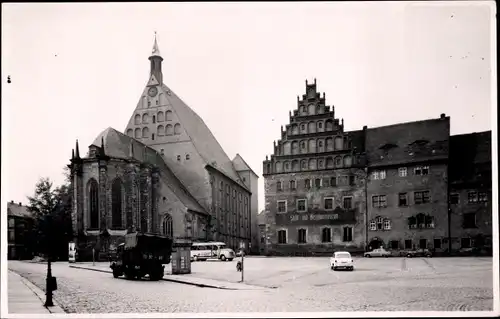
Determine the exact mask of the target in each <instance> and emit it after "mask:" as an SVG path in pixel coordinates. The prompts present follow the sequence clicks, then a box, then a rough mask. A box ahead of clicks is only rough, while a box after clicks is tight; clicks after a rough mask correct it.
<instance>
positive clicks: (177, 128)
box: [174, 123, 181, 135]
mask: <svg viewBox="0 0 500 319" xmlns="http://www.w3.org/2000/svg"><path fill="white" fill-rule="evenodd" d="M174 134H175V135H180V134H181V125H180V124H179V123H177V124H175V126H174Z"/></svg>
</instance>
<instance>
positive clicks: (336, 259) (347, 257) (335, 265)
mask: <svg viewBox="0 0 500 319" xmlns="http://www.w3.org/2000/svg"><path fill="white" fill-rule="evenodd" d="M330 269H331V270H337V269H347V270H354V260H352V257H351V254H350V253H348V252H347V251H337V252H335V253H333V256H332V257H330Z"/></svg>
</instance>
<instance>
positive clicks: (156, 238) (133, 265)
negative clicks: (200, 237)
mask: <svg viewBox="0 0 500 319" xmlns="http://www.w3.org/2000/svg"><path fill="white" fill-rule="evenodd" d="M172 243H173V241H172V239H171V238H169V237H165V236H160V235H156V234H148V233H139V232H133V233H128V234H126V235H125V242H124V243H122V244H120V245H118V247H117V249H116V257H115V258H114V259H115V260H113V261H112V262H111V265H110V268H111V269H112V270H113V277H114V278H118V277H120V276H122V275H125V278H126V279H141V278H144V277H145V276H146V275H148V276H149V279H150V280H153V281H157V280H161V279H162V278H163V276H164V270H165V266H164V265H165V264H169V263H170V256H171V254H172Z"/></svg>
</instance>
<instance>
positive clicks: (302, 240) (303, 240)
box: [297, 228, 307, 244]
mask: <svg viewBox="0 0 500 319" xmlns="http://www.w3.org/2000/svg"><path fill="white" fill-rule="evenodd" d="M297 235H298V238H297V242H298V243H299V244H305V243H306V242H307V238H306V237H307V232H306V230H305V229H303V228H301V229H299V230H298V234H297Z"/></svg>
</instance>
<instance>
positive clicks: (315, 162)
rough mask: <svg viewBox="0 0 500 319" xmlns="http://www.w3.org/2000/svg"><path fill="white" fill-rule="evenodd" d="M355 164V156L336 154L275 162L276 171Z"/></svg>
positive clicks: (295, 170)
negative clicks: (334, 155)
mask: <svg viewBox="0 0 500 319" xmlns="http://www.w3.org/2000/svg"><path fill="white" fill-rule="evenodd" d="M352 165H353V157H352V156H351V155H345V156H336V157H335V159H334V158H333V157H327V158H319V159H316V158H311V159H309V160H306V159H303V160H292V161H284V162H280V161H278V162H276V163H274V172H275V173H283V172H298V171H301V170H302V171H304V170H315V169H333V168H342V167H351V166H352Z"/></svg>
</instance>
